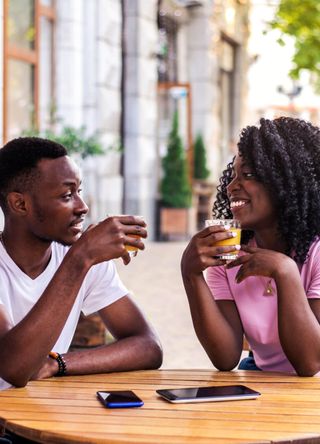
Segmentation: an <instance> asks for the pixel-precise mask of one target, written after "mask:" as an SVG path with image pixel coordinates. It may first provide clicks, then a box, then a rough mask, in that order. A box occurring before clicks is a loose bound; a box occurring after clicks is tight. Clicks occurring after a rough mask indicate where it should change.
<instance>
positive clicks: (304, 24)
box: [270, 0, 320, 89]
mask: <svg viewBox="0 0 320 444" xmlns="http://www.w3.org/2000/svg"><path fill="white" fill-rule="evenodd" d="M270 26H271V28H272V29H278V30H280V32H281V36H280V38H279V39H278V42H279V43H280V44H281V45H285V41H284V39H283V37H284V36H285V35H288V36H291V37H293V39H294V41H295V53H294V55H293V59H292V62H293V67H292V69H291V71H290V76H291V77H292V78H294V79H298V78H299V76H300V73H301V71H302V70H308V71H310V72H311V73H314V78H315V83H316V86H317V88H318V89H320V1H319V0H280V3H279V5H278V9H277V11H276V15H275V18H274V20H272V22H270Z"/></svg>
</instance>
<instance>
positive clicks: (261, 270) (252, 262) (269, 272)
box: [227, 245, 296, 284]
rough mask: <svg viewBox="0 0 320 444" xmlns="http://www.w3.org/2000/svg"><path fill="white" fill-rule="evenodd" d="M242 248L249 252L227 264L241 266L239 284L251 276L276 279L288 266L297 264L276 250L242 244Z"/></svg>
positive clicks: (231, 266) (238, 273) (229, 266)
mask: <svg viewBox="0 0 320 444" xmlns="http://www.w3.org/2000/svg"><path fill="white" fill-rule="evenodd" d="M241 250H242V251H244V252H246V253H248V254H245V255H241V256H239V257H238V258H237V259H235V260H234V261H232V262H230V263H229V264H228V265H227V268H233V267H238V266H239V265H240V268H239V270H238V272H237V274H236V281H237V283H238V284H239V283H240V282H242V281H243V280H244V279H246V278H247V277H249V276H266V277H270V278H273V279H276V278H277V276H278V274H281V273H283V271H284V270H285V269H287V267H292V266H294V268H296V264H295V262H294V261H293V259H291V258H290V257H289V256H286V255H285V254H282V253H279V252H277V251H274V250H265V249H262V248H257V247H248V246H246V245H242V246H241Z"/></svg>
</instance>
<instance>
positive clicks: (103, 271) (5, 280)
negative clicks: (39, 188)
mask: <svg viewBox="0 0 320 444" xmlns="http://www.w3.org/2000/svg"><path fill="white" fill-rule="evenodd" d="M68 249H69V247H65V246H63V245H60V244H57V243H55V242H53V243H52V255H51V259H50V262H49V264H48V266H47V267H46V269H45V270H44V271H43V273H41V274H40V276H38V277H37V278H36V279H31V278H30V277H29V276H27V275H26V274H25V273H24V272H23V271H22V270H21V269H20V268H19V267H18V266H17V265H16V264H15V262H14V261H13V260H12V259H11V257H10V256H9V255H8V254H7V252H6V250H5V248H4V247H3V245H2V243H1V242H0V304H2V305H4V306H5V308H6V312H7V314H8V316H9V318H10V321H11V322H12V324H13V325H16V324H18V323H19V322H20V321H21V320H22V319H23V318H24V317H25V316H26V314H27V313H28V312H29V311H30V310H31V308H32V307H33V306H34V305H35V303H36V302H37V301H38V299H39V298H40V296H41V295H42V293H43V291H44V290H45V288H46V287H47V285H48V284H49V282H50V281H51V279H52V277H53V275H54V274H55V272H56V270H57V268H58V267H59V265H60V264H61V262H62V260H63V258H64V256H65V254H66V253H67V251H68ZM127 294H128V290H127V289H126V287H125V286H124V285H123V284H122V282H121V280H120V278H119V276H118V273H117V271H116V267H115V265H114V263H113V261H108V262H102V263H101V264H97V265H94V266H93V267H91V268H90V270H89V271H88V273H87V275H86V277H85V278H84V281H83V283H82V285H81V288H80V290H79V293H78V295H77V298H76V300H75V302H74V305H73V308H72V310H71V312H70V314H69V317H68V319H67V322H66V324H65V326H64V328H63V330H62V331H61V334H60V336H59V338H58V340H57V342H56V344H55V345H54V347H53V348H52V350H54V351H56V352H58V353H66V352H67V351H68V349H69V346H70V344H71V341H72V338H73V335H74V332H75V329H76V327H77V324H78V320H79V316H80V312H81V311H82V312H83V313H84V314H85V315H89V314H92V313H95V312H96V311H99V310H100V309H102V308H104V307H106V306H108V305H110V304H112V303H113V302H115V301H117V300H118V299H120V298H121V297H123V296H125V295H127ZM48 310H50V307H48ZM52 316H54V313H52ZM9 386H10V385H9V384H8V383H7V382H5V381H4V380H3V379H1V378H0V390H3V389H4V388H7V387H9Z"/></svg>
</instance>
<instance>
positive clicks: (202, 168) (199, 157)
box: [193, 134, 210, 179]
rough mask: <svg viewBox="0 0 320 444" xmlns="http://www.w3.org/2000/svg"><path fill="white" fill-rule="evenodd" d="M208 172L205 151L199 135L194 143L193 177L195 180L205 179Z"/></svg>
mask: <svg viewBox="0 0 320 444" xmlns="http://www.w3.org/2000/svg"><path fill="white" fill-rule="evenodd" d="M209 175H210V170H208V168H207V156H206V149H205V146H204V143H203V138H202V136H201V134H197V137H196V140H195V142H194V170H193V177H194V178H195V179H207V178H208V177H209Z"/></svg>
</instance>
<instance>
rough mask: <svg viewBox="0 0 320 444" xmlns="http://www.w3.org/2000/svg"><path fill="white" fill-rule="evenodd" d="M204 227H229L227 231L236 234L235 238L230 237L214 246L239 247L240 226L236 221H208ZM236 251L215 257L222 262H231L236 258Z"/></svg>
mask: <svg viewBox="0 0 320 444" xmlns="http://www.w3.org/2000/svg"><path fill="white" fill-rule="evenodd" d="M205 225H206V227H211V226H213V225H219V226H229V227H230V228H229V231H233V232H234V233H236V236H235V237H230V238H228V239H223V240H221V241H218V242H216V243H215V244H214V245H216V246H230V245H240V242H241V225H240V222H239V221H238V220H237V219H208V220H206V222H205ZM238 253H239V251H238V250H234V251H230V252H229V253H221V254H219V255H217V256H215V257H217V258H219V259H224V260H228V261H230V260H233V259H236V258H237V257H238Z"/></svg>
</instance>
